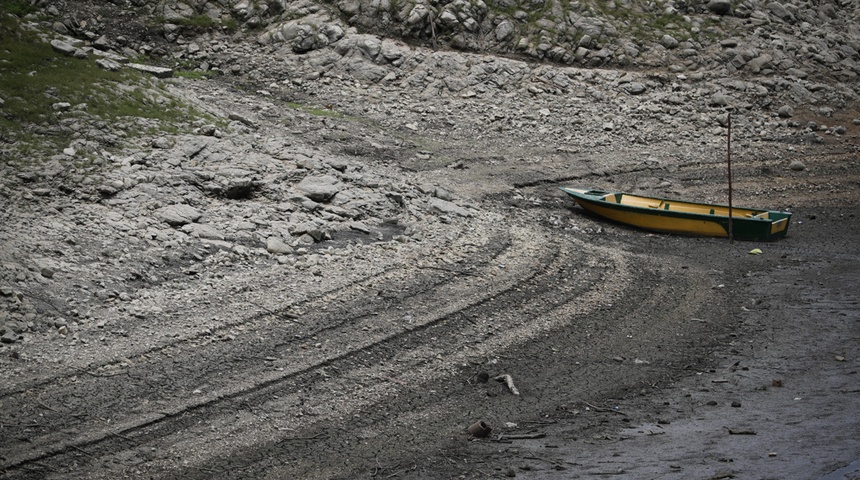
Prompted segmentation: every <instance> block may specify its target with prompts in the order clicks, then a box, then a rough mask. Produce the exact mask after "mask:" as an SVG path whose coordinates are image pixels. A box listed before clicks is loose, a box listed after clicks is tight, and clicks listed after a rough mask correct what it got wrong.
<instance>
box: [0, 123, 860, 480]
mask: <svg viewBox="0 0 860 480" xmlns="http://www.w3.org/2000/svg"><path fill="white" fill-rule="evenodd" d="M327 121H329V122H333V121H337V120H331V119H329V120H327ZM347 123H348V122H344V124H345V126H344V128H345V129H348V128H351V127H350V126H349V125H347ZM856 138H857V137H856V136H853V137H852V136H847V137H845V139H844V140H842V143H830V144H825V145H815V146H800V147H797V149H796V150H795V151H794V152H793V153H791V154H790V155H793V156H795V157H798V158H803V161H804V162H805V163H806V165H807V167H808V168H807V170H806V171H804V172H796V171H792V170H789V169H787V168H786V166H785V165H786V164H787V163H786V159H787V158H790V157H789V154H787V153H786V150H785V145H781V144H776V143H768V142H761V143H758V144H756V147H755V149H756V150H755V151H754V152H750V151H747V153H746V155H745V156H744V157H743V159H742V160H740V161H738V166H737V170H736V172H735V175H736V185H735V192H736V193H735V198H736V203H744V204H745V205H748V206H756V207H768V208H791V210H792V211H793V212H794V213H795V217H794V219H793V224H792V226H791V229H790V231H789V235H788V237H787V238H785V239H784V240H781V241H779V242H776V243H768V244H756V243H745V242H735V243H729V242H728V241H726V240H720V239H700V238H684V237H676V236H666V235H656V234H650V233H647V232H642V231H638V230H633V229H628V228H625V227H622V226H617V225H613V224H607V223H605V222H603V221H602V220H599V219H596V218H593V217H590V216H587V215H585V214H584V212H583V211H582V210H581V209H579V208H578V207H575V206H574V205H573V203H572V202H571V201H570V200H568V199H567V198H565V197H564V196H563V194H562V193H561V192H559V191H558V190H557V189H556V188H555V187H557V186H561V185H569V184H577V185H586V186H594V187H603V188H616V189H618V190H620V191H629V190H632V189H635V188H639V187H640V186H641V185H643V184H646V185H650V184H651V183H653V182H656V181H659V180H666V181H669V182H671V183H672V184H673V185H674V189H675V193H676V194H677V195H681V196H683V197H685V198H690V199H712V200H713V199H717V200H718V199H720V198H722V196H723V195H724V193H725V187H724V175H725V172H724V165H723V161H722V159H721V158H720V150H719V149H718V148H714V154H713V155H710V154H708V155H704V154H703V155H702V156H703V157H704V156H710V157H713V158H710V159H708V160H706V161H701V159H700V160H699V161H689V162H686V163H685V162H679V163H678V164H677V165H673V168H671V169H664V170H660V171H659V172H655V171H652V169H649V168H647V167H642V162H641V157H640V152H638V151H635V150H622V149H613V148H611V146H607V147H606V148H604V149H603V151H601V152H595V153H594V154H593V155H592V154H590V153H589V159H588V161H581V159H580V160H576V161H572V160H571V159H570V158H569V156H566V155H563V154H558V153H556V154H547V152H545V151H543V150H541V147H539V146H538V147H529V146H524V147H522V151H521V152H518V153H519V154H521V156H520V155H518V154H511V153H510V152H509V151H503V150H502V149H503V148H508V147H510V145H507V146H502V145H499V146H494V145H493V141H492V139H484V140H475V141H474V142H469V141H466V140H461V142H460V143H454V144H452V145H451V146H450V147H449V149H450V151H451V152H455V153H459V154H460V156H461V157H462V158H468V157H470V156H474V152H476V151H480V152H481V153H483V154H484V156H482V159H481V160H475V161H472V162H468V163H467V168H464V169H451V168H446V167H445V165H435V166H434V165H430V164H424V165H423V166H422V171H420V172H418V173H414V172H413V173H414V174H415V175H422V176H424V177H426V178H428V179H432V181H434V182H437V183H439V184H440V185H443V186H445V187H446V188H448V189H450V190H451V191H453V192H455V193H456V194H457V195H459V196H460V197H461V198H464V199H467V200H468V201H469V202H471V203H472V204H473V205H477V206H478V207H479V209H480V210H481V211H482V212H483V214H482V215H478V216H476V217H474V218H472V219H468V220H463V221H457V222H454V223H452V224H450V225H435V226H432V227H430V226H428V229H430V230H431V235H430V236H431V237H433V238H435V239H436V241H433V242H416V243H406V244H402V245H398V244H396V243H394V244H385V245H380V246H379V247H378V248H379V250H378V251H379V252H385V253H386V255H374V256H369V257H367V258H364V257H362V256H360V255H357V256H354V257H349V258H347V257H344V258H343V259H342V261H340V262H338V264H337V265H335V266H334V267H332V268H333V270H331V271H325V272H323V273H322V275H320V276H317V277H314V276H310V275H308V274H307V273H306V272H305V273H304V274H303V275H296V276H295V277H289V276H287V277H281V276H277V275H270V274H269V271H268V270H267V269H269V268H271V266H270V265H266V264H260V265H256V266H247V267H243V268H240V266H232V267H231V266H223V265H220V266H212V268H211V269H210V270H207V271H205V272H201V274H199V275H198V276H196V277H193V278H191V277H189V278H187V279H185V278H178V279H174V280H173V281H168V282H165V283H163V284H161V285H157V286H153V287H151V288H155V289H163V290H164V291H165V292H167V291H172V292H173V293H177V292H179V293H182V295H174V296H173V297H172V298H173V300H172V301H171V303H169V304H166V305H163V309H164V311H163V313H162V314H161V315H158V316H157V317H155V318H153V317H150V319H148V321H147V322H146V323H145V324H144V323H143V322H141V321H140V320H139V319H135V318H129V319H126V320H119V321H120V323H121V325H122V328H123V331H124V335H123V336H119V337H117V338H116V339H115V340H111V341H110V342H107V343H106V344H105V343H103V344H99V343H97V342H94V343H92V344H89V345H80V344H79V345H76V346H69V347H68V348H67V349H66V350H64V351H61V352H60V353H56V354H55V355H56V356H57V357H60V360H58V361H57V362H54V363H51V362H48V361H47V360H42V361H41V362H36V363H35V364H34V365H31V366H30V368H29V370H28V372H27V374H26V375H17V376H14V377H8V378H6V379H4V382H3V383H2V388H0V402H2V405H3V410H4V418H3V419H2V424H3V429H2V443H3V449H2V451H3V454H2V457H3V463H2V470H0V478H9V479H13V478H14V479H17V478H22V479H23V478H88V479H97V478H104V479H108V478H111V479H113V478H183V479H188V478H213V477H218V478H368V477H372V478H458V477H460V478H487V477H490V478H499V477H510V476H517V477H524V478H818V477H820V476H822V475H825V474H827V473H829V472H832V471H834V470H836V469H838V468H840V467H844V466H845V465H847V464H849V463H850V462H851V461H853V460H855V459H857V458H858V457H860V440H858V439H860V435H858V433H860V427H858V418H857V415H856V412H857V411H860V391H858V388H857V378H858V377H857V375H858V373H857V372H858V368H860V347H858V341H857V340H858V336H860V314H858V309H857V308H858V307H857V302H858V293H857V292H858V291H860V278H858V275H857V272H858V271H860V247H858V244H857V238H858V233H860V226H858V218H857V215H856V214H857V212H858V202H860V189H858V185H860V173H858V165H857V161H858V158H857V154H856V152H855V151H854V150H852V143H856ZM530 148H532V150H529V149H530ZM661 148H665V149H669V148H674V146H669V145H662V146H661V145H652V146H649V149H650V150H652V151H656V150H659V149H661ZM684 148H687V149H689V151H693V150H694V149H695V148H696V146H695V145H686V146H685V147H684ZM451 156H452V157H457V155H451ZM583 156H584V155H583ZM370 157H371V155H368V161H372V159H371V158H370ZM411 158H412V157H410V156H407V157H404V158H402V159H400V160H402V162H403V163H408V161H410V159H411ZM490 158H491V159H492V161H489V160H486V159H490ZM523 158H534V159H535V162H536V163H525V164H524V163H523V160H522V159H523ZM514 167H516V168H514ZM595 172H600V173H595ZM762 172H767V174H766V175H764V177H766V178H765V180H763V178H762V177H763V175H762ZM658 177H659V178H658ZM763 181H764V183H766V184H763ZM512 186H513V187H517V189H518V190H517V191H518V193H519V194H518V195H512V189H511V188H512ZM758 192H764V193H763V194H762V195H761V196H759V195H758ZM738 199H740V200H738ZM756 247H758V248H761V249H762V250H763V252H764V253H763V254H762V255H749V254H748V253H747V252H748V251H749V250H751V249H753V248H756ZM308 277H310V278H308ZM237 285H238V286H245V287H242V288H236V286H237ZM501 374H509V375H511V378H512V379H513V380H514V382H515V383H516V386H517V388H518V390H519V392H520V395H513V394H512V393H511V392H510V391H509V390H508V388H507V387H506V386H505V385H504V384H503V383H499V382H495V381H493V380H492V377H495V376H497V375H501ZM487 376H489V377H490V378H491V380H489V381H482V380H484V379H485V378H486V377H487ZM775 385H781V386H775ZM733 404H734V405H736V406H732V405H733ZM478 420H483V421H485V422H486V423H487V424H489V425H490V426H491V427H492V428H493V431H492V432H491V434H490V435H489V436H488V437H486V438H483V439H475V438H472V437H470V436H469V435H468V434H467V433H466V428H467V427H468V426H469V425H471V424H472V423H474V422H476V421H478ZM518 436H519V437H521V438H517V437H518ZM530 437H532V438H530ZM607 476H609V477H607Z"/></svg>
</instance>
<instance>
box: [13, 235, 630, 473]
mask: <svg viewBox="0 0 860 480" xmlns="http://www.w3.org/2000/svg"><path fill="white" fill-rule="evenodd" d="M525 235H529V234H525ZM547 246H549V247H551V248H546V247H547ZM560 250H561V248H560V247H559V246H558V245H554V246H553V245H547V244H540V245H534V246H533V248H532V250H531V251H530V252H529V251H520V250H518V249H516V248H513V249H511V248H507V247H506V248H505V249H504V250H503V251H501V252H500V254H499V255H496V256H494V257H492V258H491V259H490V260H493V265H489V266H487V265H484V266H482V268H483V269H484V270H486V269H488V268H489V269H493V270H494V269H499V270H502V271H503V272H504V273H503V274H501V275H498V276H500V277H502V278H501V279H500V280H501V282H499V283H500V285H497V286H496V287H495V288H493V287H492V286H490V288H488V285H486V284H484V283H486V282H481V281H480V278H482V277H479V276H477V275H467V276H466V279H467V280H469V281H471V283H472V284H473V285H472V286H471V290H470V289H469V286H468V285H465V283H464V282H463V281H462V280H463V278H461V279H460V281H457V282H453V281H447V282H446V281H443V282H442V283H440V284H434V285H433V286H432V287H430V288H427V289H425V290H424V291H423V292H415V294H413V295H412V296H409V297H404V298H402V299H399V300H398V302H397V308H400V309H407V310H408V309H409V308H410V307H411V308H415V309H418V308H423V309H427V310H430V311H431V312H432V314H431V315H429V316H428V317H427V318H426V319H420V318H419V319H416V317H415V316H414V315H412V316H411V320H409V321H406V322H405V323H404V322H400V323H401V324H400V325H397V323H398V322H397V319H396V318H395V319H394V321H392V319H391V318H390V315H379V313H380V312H378V311H373V310H374V308H376V309H383V310H391V308H390V307H389V308H387V309H386V307H385V306H379V305H376V306H375V307H374V306H368V305H363V306H362V305H356V304H354V303H347V304H345V307H344V309H342V310H341V311H340V313H346V312H348V311H349V310H350V309H352V308H355V307H358V309H361V308H365V309H367V310H370V311H369V312H366V313H364V314H363V316H362V317H360V318H358V321H354V322H351V323H349V324H347V323H346V322H344V321H340V322H337V321H336V322H333V323H332V324H330V325H328V326H327V327H325V328H318V329H317V330H316V331H315V332H313V333H314V334H316V335H320V336H322V335H323V334H327V335H335V333H337V334H339V335H341V336H350V335H352V336H354V332H355V331H363V332H370V333H365V334H364V337H365V338H364V343H363V344H362V345H361V346H358V347H356V348H347V349H346V351H343V352H341V351H336V352H332V353H326V352H323V351H320V352H319V354H311V355H308V356H307V357H308V358H307V359H305V361H304V362H302V363H301V364H300V365H296V366H290V365H289V364H288V362H286V361H279V359H277V358H275V357H269V358H264V363H263V364H264V365H266V364H267V363H270V364H271V365H268V366H266V367H259V366H257V367H256V368H257V371H255V370H254V368H255V367H254V365H253V364H250V365H249V364H247V363H246V364H245V365H244V367H245V368H238V369H237V368H236V365H235V364H236V363H241V362H228V363H229V364H228V365H226V366H225V367H224V368H222V369H216V370H214V371H213V372H211V373H208V374H207V376H208V377H211V376H213V375H214V373H216V372H227V371H228V370H239V371H241V372H242V375H245V376H253V380H252V381H251V382H247V381H244V382H243V381H242V380H241V379H240V378H239V377H240V375H236V373H235V372H233V373H232V376H231V378H230V379H228V380H227V381H226V382H224V383H222V384H221V386H220V388H215V389H214V390H216V391H215V392H211V393H203V394H201V395H200V396H199V397H198V398H194V399H192V400H191V401H187V400H186V401H181V400H180V401H167V400H165V401H162V402H159V401H158V399H156V398H150V400H149V403H151V404H154V405H150V407H151V406H155V405H158V406H159V408H158V410H159V411H158V412H157V413H148V414H147V413H144V412H140V411H136V412H135V415H133V416H131V417H130V418H128V419H125V421H122V420H120V421H119V422H117V421H113V422H112V424H111V427H109V428H104V427H103V426H102V425H98V424H96V425H93V423H98V422H90V424H85V423H83V422H78V423H76V424H74V425H70V424H68V423H67V424H63V427H65V428H64V430H63V432H60V433H54V434H50V433H49V434H47V435H44V436H43V437H41V438H42V440H41V441H39V444H40V445H41V451H40V452H39V451H38V450H37V452H39V453H37V454H35V455H34V454H33V452H32V450H31V451H30V453H29V455H27V454H25V455H21V456H20V457H19V458H18V459H16V461H14V463H13V462H10V464H9V465H7V467H6V468H7V469H9V468H11V467H15V469H16V470H18V472H19V473H21V470H20V469H23V468H27V467H31V466H33V465H39V464H45V463H47V462H50V463H51V464H55V465H62V464H63V463H66V462H67V461H69V460H70V458H68V457H72V458H74V457H77V456H79V455H81V452H82V451H86V452H88V453H89V454H90V455H93V456H94V457H96V456H101V453H99V452H104V453H106V454H107V453H108V452H111V451H113V450H120V451H123V450H124V449H125V447H127V446H128V444H129V443H134V442H161V443H163V441H164V440H165V439H166V437H167V436H169V435H172V434H176V433H177V432H180V433H181V432H182V431H183V430H184V429H187V428H189V426H190V425H193V424H194V422H196V421H199V419H200V418H209V417H213V416H216V415H217V412H219V411H221V410H230V411H232V410H233V409H232V408H231V407H230V405H236V404H246V405H247V404H249V402H250V403H253V402H255V401H257V402H259V401H260V400H255V399H260V398H264V397H266V396H267V395H271V392H272V391H282V390H283V389H284V388H285V385H288V384H291V383H292V384H295V385H302V384H306V383H308V382H309V381H311V380H313V377H316V376H319V375H318V372H319V371H321V370H324V369H334V370H339V369H340V368H343V367H342V366H343V365H349V364H350V362H354V361H355V359H356V358H358V357H359V356H360V355H361V354H364V355H369V356H374V355H375V356H379V357H380V358H382V357H386V356H388V355H387V354H386V353H385V352H389V351H392V350H393V351H395V352H402V353H401V354H400V355H399V356H398V359H397V361H396V362H395V363H398V364H402V365H406V366H407V367H406V369H407V370H409V371H410V372H411V373H412V376H406V377H405V378H408V379H409V381H416V380H414V379H415V378H418V379H420V378H421V375H424V376H426V378H427V379H429V378H432V377H433V375H429V374H428V373H427V372H428V370H434V369H435V368H436V367H434V365H433V363H434V362H433V361H430V362H427V361H425V359H426V358H428V357H430V358H434V359H437V360H440V359H446V360H448V359H451V358H455V357H456V358H457V360H456V361H461V360H462V359H463V358H460V357H462V355H460V356H459V357H458V355H457V352H456V351H457V350H461V349H462V343H461V342H456V341H455V342H451V343H450V345H448V347H449V348H440V347H438V346H433V343H432V340H431V341H428V340H427V339H425V338H424V337H426V336H427V335H428V332H429V331H431V330H433V329H436V328H443V327H444V328H445V329H447V330H448V331H449V332H454V331H457V330H459V329H461V327H462V326H463V325H468V324H469V323H470V322H469V319H470V315H469V314H468V313H466V312H467V311H469V310H470V309H475V308H481V309H487V308H489V309H492V310H498V311H506V310H510V309H512V308H514V309H516V308H521V305H518V304H512V303H510V302H507V304H506V300H505V295H504V294H505V293H507V292H511V291H515V290H522V289H523V288H526V289H532V290H536V289H538V287H540V286H541V285H545V284H547V282H548V279H551V278H552V276H553V275H555V274H556V272H557V271H558V270H559V268H560V267H561V266H565V265H566V263H565V262H569V261H570V257H571V254H570V252H569V248H568V251H567V252H566V253H564V254H560ZM537 252H541V253H540V254H537ZM524 253H530V254H531V255H523V254H524ZM604 255H605V253H604ZM496 260H502V261H505V262H508V263H507V264H506V266H507V267H513V268H508V269H501V268H500V266H499V265H495V263H496V262H495V261H496ZM516 262H520V265H515V264H516ZM488 263H489V262H488ZM610 263H612V262H610ZM615 264H616V265H617V264H618V262H617V260H615ZM550 271H552V272H550ZM594 271H596V272H597V271H600V272H603V271H604V270H600V269H594ZM484 276H486V275H484ZM413 278H415V277H413ZM467 283H468V282H467ZM464 286H465V287H466V288H465V289H464ZM565 286H566V287H567V288H569V287H570V284H568V283H565ZM583 288H585V289H586V290H588V288H587V286H583V285H582V284H580V285H579V286H577V289H583ZM467 292H470V293H472V294H475V293H477V294H476V295H475V296H474V298H471V299H470V300H471V301H467V302H465V303H462V302H456V301H455V302H454V305H453V306H444V305H443V306H439V305H437V306H436V307H435V308H433V307H434V306H433V303H434V302H438V299H440V298H441V299H445V298H456V296H457V295H458V294H460V295H462V294H464V293H467ZM605 294H606V292H592V293H591V294H590V295H591V297H593V298H592V299H591V300H589V301H590V302H594V301H597V299H599V298H604V295H605ZM527 295H531V293H527ZM536 298H539V299H540V298H542V297H541V296H540V295H536ZM488 303H492V304H494V305H491V306H488V305H487V304H488ZM538 303H540V302H538ZM551 308H553V307H552V306H551V305H542V306H541V308H539V309H538V310H541V311H546V309H551ZM584 308H585V307H584ZM395 310H396V308H395ZM399 311H400V310H398V312H399ZM338 315H339V313H338V312H335V314H334V315H329V316H327V317H326V318H329V319H331V318H337V317H338ZM379 317H388V318H385V319H383V320H385V322H383V323H385V325H383V324H380V322H379V321H378V320H379ZM407 317H409V316H407ZM353 318H355V317H353ZM404 318H406V317H404ZM401 320H402V319H401ZM513 322H516V320H513ZM392 324H393V326H395V327H396V328H397V330H396V331H395V333H394V334H390V335H389V334H385V333H384V332H381V333H373V331H374V329H379V327H381V326H384V327H386V329H390V328H391V327H392ZM550 326H551V324H547V325H545V326H543V327H541V326H538V325H535V324H533V323H528V322H525V324H524V328H521V329H520V332H519V334H517V335H509V336H505V335H499V336H497V337H496V338H497V340H494V342H489V343H488V344H487V347H489V348H491V349H498V348H504V347H505V346H509V345H511V344H512V343H515V342H516V341H521V340H522V338H526V337H528V336H529V335H530V333H529V329H532V330H533V329H535V328H538V329H539V330H540V329H542V328H549V327H550ZM499 328H502V327H499ZM505 328H507V327H505ZM380 330H382V329H380ZM434 333H435V332H434ZM335 336H336V335H335ZM434 338H435V337H434ZM501 339H504V340H501ZM282 340H283V338H282ZM301 340H302V339H298V341H295V342H294V341H291V340H286V341H285V342H284V343H283V344H296V343H299V342H300V341H301ZM316 340H324V339H323V338H322V337H319V338H317V339H316ZM322 343H324V341H317V342H316V344H315V345H319V344H322ZM283 344H275V343H272V342H269V344H268V345H269V346H273V345H274V346H276V347H278V346H281V345H283ZM230 348H235V347H234V346H230ZM254 348H255V350H253V351H255V352H257V353H260V351H261V350H265V349H261V348H260V346H255V347H254ZM316 348H317V350H321V349H320V348H319V347H316ZM265 351H268V350H265ZM311 351H314V350H311ZM434 351H437V353H436V356H435V357H434V356H432V353H433V352H434ZM212 353H213V352H212V351H211V349H206V350H204V351H201V352H192V353H191V355H192V357H195V356H196V357H197V358H202V357H204V356H211V354H212ZM240 353H241V352H240ZM247 353H248V352H244V354H247ZM473 353H474V352H473ZM403 355H405V356H403ZM258 365H259V362H258ZM149 366H150V367H151V366H152V364H151V363H150V365H149ZM339 366H340V367H339ZM141 368H142V369H145V368H146V366H144V367H141ZM279 368H280V369H282V370H278V369H279ZM350 371H353V372H354V376H353V377H352V378H353V380H349V381H348V382H352V381H356V380H354V379H355V378H358V379H362V378H365V377H367V376H368V375H369V374H368V373H367V372H364V373H361V369H360V368H359V369H358V370H355V368H352V369H350ZM184 372H185V374H184V375H182V373H183V372H176V373H180V376H182V377H185V378H187V377H192V378H194V379H195V380H198V383H196V384H197V385H199V378H197V376H195V375H194V372H193V371H189V370H188V369H186V370H185V371H184ZM197 373H200V372H197ZM396 375H399V376H403V372H402V371H398V373H396ZM415 375H418V377H415ZM434 375H435V374H434ZM340 378H347V377H345V376H341V377H340ZM93 379H94V380H96V382H93V381H92V380H93ZM87 380H91V381H90V382H89V383H90V384H93V383H102V384H103V383H105V380H104V378H103V377H92V379H91V378H89V377H87ZM162 380H163V378H158V377H156V378H155V379H149V380H148V384H149V385H153V384H154V385H159V384H160V382H161V381H162ZM360 381H361V380H358V382H359V383H360ZM424 381H426V379H425V380H424ZM141 383H146V382H141ZM187 388H191V386H188V387H186V389H187ZM91 389H92V385H90V386H89V387H87V388H85V389H82V390H81V395H83V394H85V393H86V391H87V390H91ZM365 390H366V391H365V392H364V394H365V396H366V397H367V398H373V400H372V401H379V399H381V398H384V396H385V394H386V389H384V388H383V389H381V390H380V389H376V390H374V389H365ZM371 392H373V393H372V394H371ZM55 397H56V395H55ZM150 397H151V395H150ZM36 398H38V396H37V397H36ZM279 398H280V399H281V400H280V402H279V403H283V402H285V401H287V402H296V404H301V403H302V402H303V400H302V398H300V396H299V395H298V394H297V393H291V394H289V395H284V394H283V393H282V394H281V395H279ZM39 401H41V402H42V405H41V406H42V407H48V405H47V404H44V401H42V400H39ZM129 403H130V402H128V401H126V404H129ZM144 403H146V402H144ZM108 406H109V407H110V408H111V409H113V410H114V411H117V410H119V409H120V408H119V407H121V405H119V406H118V405H113V406H111V405H108V404H107V402H104V403H103V404H102V407H101V408H104V409H107V408H106V407H108ZM126 406H127V407H128V406H130V405H126ZM318 408H322V407H318ZM43 409H44V408H43ZM138 409H141V410H145V409H146V408H140V407H138ZM131 410H132V411H135V410H136V409H135V408H134V407H133V406H132V408H131ZM49 411H50V412H53V413H57V414H58V415H56V416H55V418H54V419H53V420H54V421H57V422H59V421H60V420H59V419H58V418H56V417H60V416H62V415H63V414H64V413H66V412H57V411H55V410H54V409H51V407H49ZM34 413H35V412H34ZM42 413H43V414H44V412H42ZM105 413H110V412H105ZM343 413H348V412H343ZM301 423H302V422H299V423H298V424H296V425H294V426H290V427H283V428H290V429H295V428H302V429H304V428H306V427H305V426H303V425H302V424H301ZM79 428H85V430H84V432H83V433H82V434H79V435H74V434H73V433H71V432H72V431H73V430H74V431H76V430H77V429H79ZM180 436H181V435H180ZM69 437H72V438H71V439H70V438H69ZM34 443H35V442H34ZM227 448H228V450H229V449H232V448H235V447H233V446H229V447H227ZM211 450H214V449H207V452H210V451H211ZM187 451H193V449H190V450H187ZM143 457H146V455H143ZM7 461H8V460H7ZM47 471H50V467H48V468H47ZM42 473H44V472H42Z"/></svg>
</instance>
